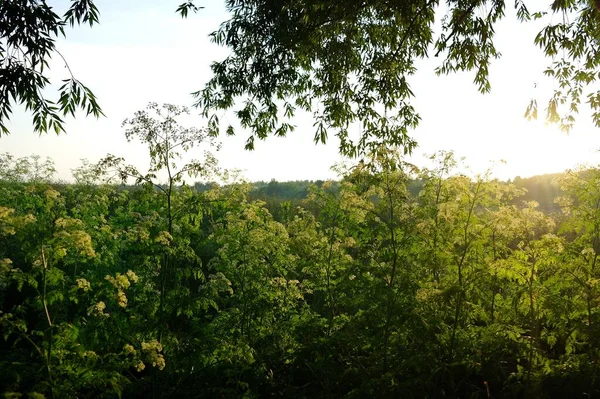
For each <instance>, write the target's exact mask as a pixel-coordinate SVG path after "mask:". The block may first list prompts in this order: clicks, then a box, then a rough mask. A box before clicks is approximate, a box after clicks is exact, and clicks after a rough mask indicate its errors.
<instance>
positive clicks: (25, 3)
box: [0, 0, 200, 136]
mask: <svg viewBox="0 0 600 399" xmlns="http://www.w3.org/2000/svg"><path fill="white" fill-rule="evenodd" d="M199 8H200V7H197V6H195V5H194V4H193V3H192V2H191V1H188V2H185V3H182V4H181V5H180V6H179V7H178V8H177V12H178V13H180V14H181V15H182V16H183V17H185V16H187V15H188V12H189V11H197V10H198V9H199ZM99 16H100V12H99V10H98V8H97V7H96V4H95V2H94V0H73V1H71V4H70V7H69V8H68V10H67V11H66V12H65V13H64V14H63V15H62V16H61V15H58V14H57V13H56V12H55V11H54V9H53V7H52V6H51V5H49V4H48V1H46V0H40V1H38V0H6V1H2V3H0V136H1V135H2V134H8V133H9V131H8V127H7V126H6V123H7V121H8V119H9V118H10V115H11V114H12V111H13V109H12V108H13V106H14V104H24V105H25V108H26V110H28V111H31V112H32V113H33V126H34V129H35V131H36V132H38V133H46V132H48V131H54V132H56V133H57V134H58V133H60V132H62V131H64V121H63V118H64V117H65V116H67V115H69V114H70V115H72V116H75V112H76V111H77V110H78V109H81V110H83V111H85V112H86V114H87V115H90V114H91V115H94V116H95V117H97V118H98V117H100V116H102V115H104V114H103V113H102V109H101V108H100V106H99V105H98V102H97V100H96V96H95V95H94V93H93V92H92V91H91V90H90V89H89V88H88V87H86V86H85V85H84V84H83V83H81V82H80V81H79V80H77V79H76V78H75V75H74V74H73V71H71V68H70V67H69V64H68V62H67V60H66V59H65V58H64V57H63V56H62V54H61V53H60V52H59V51H58V49H57V48H56V40H57V39H58V38H59V37H61V36H62V37H64V38H66V29H67V28H68V27H69V26H71V27H73V26H74V25H75V24H77V25H82V24H88V25H89V26H90V27H92V26H94V24H98V23H99ZM55 55H58V56H59V57H60V58H61V59H62V60H63V61H64V63H65V66H66V68H67V70H68V72H69V74H68V76H67V78H66V79H63V80H62V85H61V86H60V88H59V89H58V99H49V98H48V97H47V95H46V94H45V93H44V91H45V90H47V88H48V86H50V85H51V84H53V82H51V81H50V78H49V75H48V69H49V61H50V59H51V58H52V56H55Z"/></svg>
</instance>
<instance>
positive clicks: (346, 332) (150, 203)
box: [0, 143, 600, 398]
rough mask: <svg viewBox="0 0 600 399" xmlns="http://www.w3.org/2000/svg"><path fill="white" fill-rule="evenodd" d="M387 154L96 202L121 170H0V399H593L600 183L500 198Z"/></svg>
mask: <svg viewBox="0 0 600 399" xmlns="http://www.w3.org/2000/svg"><path fill="white" fill-rule="evenodd" d="M150 148H153V149H155V150H156V149H157V148H158V150H157V152H155V153H154V154H155V156H156V158H153V159H154V160H155V161H157V162H156V163H154V170H156V171H159V170H162V169H163V168H165V167H166V163H165V162H162V163H161V162H160V160H161V159H163V160H164V159H166V158H163V157H164V156H165V153H164V152H161V151H160V148H163V149H164V148H168V147H153V146H152V143H150ZM398 154H399V153H398V152H397V151H391V150H385V151H384V150H380V151H378V152H377V155H375V156H373V157H372V158H371V159H368V162H360V163H358V164H356V165H351V166H339V167H338V171H339V173H340V179H339V180H338V181H337V182H332V181H327V182H317V183H318V184H309V183H307V182H290V183H285V184H283V183H281V184H280V183H276V182H270V183H254V184H249V183H244V182H243V181H233V182H229V183H228V184H221V185H219V184H214V183H213V184H205V183H199V184H196V185H186V184H184V183H183V182H181V183H179V184H176V183H175V180H176V178H177V177H178V176H181V175H179V174H176V173H175V170H174V169H170V171H169V176H171V179H170V180H168V181H167V184H162V183H161V184H156V183H154V182H153V181H152V178H151V175H150V174H147V175H142V174H140V175H139V176H138V178H137V179H136V180H137V184H130V185H120V184H115V183H114V180H113V182H112V183H103V182H106V181H107V180H106V179H103V177H106V176H109V174H108V173H106V171H107V170H115V168H116V169H117V170H119V171H120V173H121V175H120V176H121V177H123V178H126V177H131V176H135V173H136V172H137V171H136V170H135V169H133V168H132V167H131V166H126V165H122V164H121V163H119V162H117V161H116V160H115V158H114V157H107V159H104V160H102V161H100V162H99V163H98V164H89V163H85V164H84V165H82V166H81V167H80V168H77V169H76V170H74V178H75V182H74V183H70V184H65V183H53V182H52V178H53V174H54V168H53V164H52V162H51V161H50V160H47V161H42V160H41V159H40V158H39V157H30V158H23V159H15V158H13V157H11V156H10V155H8V154H5V155H3V156H2V160H1V162H0V174H1V177H2V180H1V182H0V243H1V244H0V267H1V268H0V273H1V274H0V309H1V312H2V313H0V330H1V331H2V335H3V339H2V340H1V341H0V363H1V364H0V369H1V370H2V378H1V379H0V390H1V391H2V392H5V396H7V397H21V396H23V397H52V398H64V397H116V396H126V397H136V396H137V397H220V398H238V397H248V398H250V397H293V398H302V397H304V398H315V397H323V398H333V397H347V398H352V397H509V398H510V397H561V396H564V395H566V393H569V394H573V395H576V396H577V397H594V396H598V392H599V391H598V390H599V389H600V381H598V379H597V376H598V375H599V372H600V364H599V358H600V353H599V349H598V348H599V344H600V343H599V342H598V339H599V337H600V313H599V312H598V304H599V301H600V285H599V284H598V281H600V280H599V279H600V271H599V270H598V265H597V263H598V253H600V169H593V168H590V169H586V170H578V171H568V172H566V173H564V174H561V175H553V176H542V177H537V178H532V179H515V181H513V182H501V181H498V180H495V179H492V178H490V174H489V173H487V174H483V175H479V176H465V175H461V174H459V173H457V172H456V168H457V161H456V160H455V158H454V156H453V154H452V153H449V152H440V153H438V154H436V155H435V156H434V157H433V160H434V162H435V165H437V166H435V167H432V168H421V169H418V168H416V167H414V166H412V165H409V164H407V163H405V162H403V161H402V159H401V157H400V156H399V155H398ZM175 158H176V157H175ZM195 162H196V163H192V165H195V166H196V167H199V168H200V164H201V163H198V162H197V161H195ZM205 162H209V163H210V162H212V161H211V160H210V158H208V160H206V161H205ZM159 164H160V165H159ZM157 165H158V166H157ZM170 165H171V166H170V168H172V167H174V166H175V164H170ZM190 168H191V166H190V164H188V165H183V166H181V168H180V169H178V170H180V171H181V170H190ZM200 169H201V170H202V171H203V173H204V174H203V179H204V181H211V180H216V179H217V177H218V176H219V175H221V174H222V172H220V171H218V168H216V167H215V168H211V170H214V171H213V172H210V173H209V172H208V169H209V168H208V167H207V164H206V163H203V164H202V167H201V168H200ZM416 182H418V183H416ZM517 183H518V184H517ZM523 186H527V187H528V188H529V189H531V188H534V189H535V190H532V191H528V190H527V189H525V188H523ZM409 188H410V189H409ZM554 192H556V193H558V194H560V196H558V197H557V198H555V199H553V200H552V203H553V204H554V206H555V207H554V208H551V209H552V211H547V210H548V209H550V208H546V210H544V209H541V208H540V206H539V205H538V203H537V202H535V201H533V200H531V196H532V195H533V196H536V195H537V196H538V197H540V199H541V200H544V201H547V200H548V198H547V197H548V195H549V193H554ZM540 193H543V194H540ZM300 197H302V198H301V199H300ZM257 198H266V199H267V200H268V199H269V198H284V199H285V200H282V201H279V200H274V201H271V203H270V205H269V206H267V202H265V201H263V200H260V199H257ZM277 201H279V202H277ZM274 214H277V217H274V216H273V215H274Z"/></svg>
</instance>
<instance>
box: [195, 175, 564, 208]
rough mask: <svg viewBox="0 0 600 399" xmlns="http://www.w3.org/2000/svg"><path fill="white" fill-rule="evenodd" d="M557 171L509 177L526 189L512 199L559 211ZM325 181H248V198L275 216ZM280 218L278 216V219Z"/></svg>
mask: <svg viewBox="0 0 600 399" xmlns="http://www.w3.org/2000/svg"><path fill="white" fill-rule="evenodd" d="M560 175H561V174H560V173H552V174H544V175H537V176H532V177H525V178H522V177H520V176H517V177H515V178H514V179H513V180H508V181H506V183H507V184H508V183H512V184H514V185H515V187H517V188H520V189H525V190H526V192H525V194H524V195H523V196H521V197H519V198H518V199H516V200H515V202H522V201H535V202H537V203H538V204H539V207H538V209H539V210H540V211H542V212H544V213H546V214H550V213H553V212H558V211H559V210H560V207H559V206H558V204H556V203H555V199H556V198H557V197H559V196H560V195H561V190H560V186H559V184H558V180H557V178H558V177H559V176H560ZM323 183H325V180H293V181H281V182H280V181H277V180H274V179H273V180H271V181H269V182H266V181H257V182H251V183H249V184H250V190H249V192H248V197H249V199H250V200H252V201H254V200H261V201H264V202H266V204H267V208H268V209H269V210H270V211H271V212H272V213H273V214H274V216H276V217H277V216H278V214H279V211H280V208H281V204H282V203H284V202H285V203H287V205H286V206H292V207H297V206H305V204H304V202H305V201H304V200H305V199H306V198H307V196H308V193H309V188H310V187H311V186H312V185H315V186H317V187H318V188H321V187H322V185H323ZM214 185H215V183H195V184H194V188H195V189H196V190H197V191H198V192H200V193H202V192H206V191H208V190H210V189H211V188H212V187H214ZM423 185H424V181H423V180H421V179H411V180H409V181H408V182H407V183H406V186H407V189H408V192H409V193H410V194H411V195H412V196H413V197H416V196H418V195H419V192H421V190H422V189H423ZM329 189H330V190H332V191H334V192H337V190H339V182H337V181H334V182H333V183H332V185H331V187H330V188H329ZM278 219H279V218H278Z"/></svg>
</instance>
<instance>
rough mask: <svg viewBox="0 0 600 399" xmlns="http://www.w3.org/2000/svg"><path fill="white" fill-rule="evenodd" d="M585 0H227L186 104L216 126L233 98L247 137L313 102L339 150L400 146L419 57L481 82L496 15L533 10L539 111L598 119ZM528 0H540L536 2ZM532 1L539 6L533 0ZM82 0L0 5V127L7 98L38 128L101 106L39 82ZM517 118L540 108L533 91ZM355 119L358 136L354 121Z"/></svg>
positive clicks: (564, 121) (591, 11)
mask: <svg viewBox="0 0 600 399" xmlns="http://www.w3.org/2000/svg"><path fill="white" fill-rule="evenodd" d="M597 3H598V2H594V1H592V0H569V1H567V0H552V1H546V2H543V4H541V2H533V1H529V2H528V1H525V0H516V1H515V2H514V4H511V5H507V4H506V2H505V1H501V0H448V1H446V2H445V4H441V2H440V1H439V0H403V1H398V0H361V1H358V0H349V1H345V2H339V1H335V0H318V1H313V0H311V1H308V0H298V1H289V0H277V1H268V2H267V1H262V0H226V2H225V4H226V8H227V10H228V11H229V13H230V19H228V20H227V21H225V22H223V23H222V24H221V26H220V28H219V29H218V30H217V31H215V32H214V33H213V34H212V40H213V41H214V42H216V43H218V44H220V45H223V46H225V47H227V48H228V49H229V50H230V54H229V56H227V57H226V58H225V59H224V60H222V61H217V62H214V63H213V65H212V71H213V76H212V78H211V80H210V81H209V83H208V84H207V85H206V86H205V87H204V88H202V89H201V90H199V91H196V92H195V93H194V96H195V98H196V101H195V105H197V106H198V107H199V108H201V110H202V113H203V115H205V116H206V117H207V118H209V128H210V129H211V131H212V132H213V133H215V134H216V133H218V132H219V131H220V130H221V129H222V128H224V130H225V131H226V132H227V133H228V134H234V133H235V129H234V127H233V126H232V125H229V126H227V127H225V126H222V125H221V123H220V121H219V117H218V115H219V113H220V112H221V111H223V110H230V109H233V110H234V112H235V115H236V118H237V121H238V122H239V125H240V127H241V128H243V129H246V130H247V131H249V132H250V136H249V137H248V140H247V142H246V148H248V149H252V148H253V147H254V143H255V140H256V139H257V138H258V139H265V138H266V137H268V136H270V135H277V136H285V135H286V134H287V133H288V132H290V131H291V130H293V128H294V126H293V125H292V123H291V118H292V117H293V116H294V115H295V113H296V112H299V111H303V112H309V113H312V114H313V116H314V121H315V125H314V126H315V132H314V134H315V136H314V137H315V142H323V143H324V142H326V141H327V139H328V137H329V136H330V135H336V136H337V137H338V138H339V139H340V152H341V153H343V154H344V155H348V156H356V155H358V154H364V153H366V152H367V151H369V150H372V149H374V148H377V147H378V145H379V144H380V143H382V142H385V143H387V144H389V145H397V146H401V147H402V148H403V149H404V150H405V151H406V152H410V151H411V150H412V149H413V148H414V146H415V141H414V140H413V139H412V138H411V137H410V135H409V131H410V129H412V128H414V127H415V126H416V125H417V124H418V122H419V114H418V112H417V110H416V109H415V108H414V107H413V105H412V103H411V98H412V97H413V92H412V91H411V86H410V77H411V75H413V74H414V73H415V72H416V62H417V61H418V60H419V59H423V58H426V57H431V56H435V57H439V67H438V68H437V69H436V72H437V73H438V74H449V73H453V72H456V71H465V70H466V71H474V83H475V85H476V86H477V88H478V89H479V91H481V92H483V93H485V92H488V91H489V90H490V88H491V84H490V81H489V66H490V63H491V62H492V60H494V59H495V58H498V57H499V56H500V53H499V51H498V49H497V48H496V46H495V44H494V35H495V32H496V27H497V24H498V22H499V21H500V20H501V19H503V18H505V17H506V15H507V14H509V11H510V14H513V16H514V17H516V18H517V19H518V20H519V21H521V22H528V21H533V20H541V21H543V22H544V25H543V28H542V29H541V30H540V31H539V33H538V34H537V36H536V38H535V40H534V44H535V45H537V46H538V47H539V48H540V49H541V50H542V52H543V54H545V56H546V57H547V58H548V59H549V61H550V65H549V66H548V68H547V70H546V71H544V73H545V74H546V75H548V76H550V77H552V78H554V79H555V80H556V82H557V83H558V84H557V88H556V90H555V91H554V93H553V94H552V95H551V97H550V98H549V99H548V101H547V104H545V105H544V106H543V107H544V118H545V119H546V120H547V121H549V122H553V123H558V124H560V126H561V127H562V128H563V129H564V130H566V131H568V130H570V129H571V128H572V126H573V123H574V121H575V114H577V113H578V112H579V108H580V106H581V103H582V102H584V103H587V105H588V106H589V107H590V108H591V111H592V118H593V121H594V123H595V124H596V125H597V126H600V91H598V90H597V89H596V80H597V79H598V76H599V72H600V70H599V66H600V54H599V52H598V49H599V43H598V41H599V38H600V29H599V27H600V26H599V23H600V22H599V21H600V18H599V16H600V14H599V10H598V5H597ZM533 7H536V8H533ZM537 7H539V8H537ZM199 8H200V7H198V6H197V5H195V4H194V2H192V1H188V2H185V3H183V4H181V5H180V6H179V8H177V12H178V13H180V14H181V15H182V16H183V17H186V16H187V15H188V13H189V12H190V11H197V10H198V9H199ZM98 14H99V13H98V10H97V8H96V7H95V5H94V2H93V1H92V0H76V1H73V2H72V5H71V8H70V9H69V10H68V11H67V13H66V14H65V15H64V16H62V17H60V16H58V15H57V14H55V13H54V12H53V11H52V8H51V7H50V6H49V5H48V4H47V2H46V1H33V0H9V1H4V2H2V4H0V21H2V22H3V23H2V24H0V96H1V97H0V98H1V99H2V101H1V104H2V105H1V106H0V129H2V131H3V132H4V133H8V130H7V128H6V126H5V121H6V120H7V119H8V117H9V116H10V114H11V112H12V108H11V99H12V101H13V102H20V103H24V104H25V106H26V107H27V108H28V109H29V110H31V111H33V115H34V124H35V129H36V131H38V132H45V131H47V130H49V129H54V130H55V131H56V132H59V131H61V130H63V124H62V120H61V115H63V116H64V115H66V114H69V113H70V114H74V112H75V110H76V109H78V108H82V109H84V110H85V111H86V112H87V113H88V114H93V115H95V116H99V115H101V113H102V111H101V109H100V107H99V105H98V103H97V102H96V99H95V97H94V96H93V93H92V92H91V91H90V90H89V89H87V87H85V86H84V85H83V84H81V83H80V82H79V81H77V80H76V79H75V78H74V77H73V76H71V78H70V79H67V80H65V81H64V85H63V86H62V87H61V88H60V90H59V93H60V96H59V100H58V101H51V100H48V99H46V98H45V97H44V96H43V94H42V89H44V87H46V86H47V85H48V84H49V80H48V78H47V76H46V75H45V72H46V68H47V66H48V59H49V57H50V56H51V55H52V54H54V53H56V48H55V40H56V38H57V37H58V35H59V34H62V35H64V27H65V26H66V25H67V24H70V25H74V24H76V23H77V24H81V23H87V24H90V25H93V24H94V23H97V22H98ZM525 116H526V117H529V118H537V117H538V103H537V101H535V100H532V101H531V103H530V104H529V106H528V107H527V110H526V113H525ZM352 126H358V127H359V128H360V131H361V134H360V137H358V138H356V137H353V136H352V135H351V134H350V129H351V127H352Z"/></svg>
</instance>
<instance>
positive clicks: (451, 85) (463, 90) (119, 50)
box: [0, 0, 600, 180]
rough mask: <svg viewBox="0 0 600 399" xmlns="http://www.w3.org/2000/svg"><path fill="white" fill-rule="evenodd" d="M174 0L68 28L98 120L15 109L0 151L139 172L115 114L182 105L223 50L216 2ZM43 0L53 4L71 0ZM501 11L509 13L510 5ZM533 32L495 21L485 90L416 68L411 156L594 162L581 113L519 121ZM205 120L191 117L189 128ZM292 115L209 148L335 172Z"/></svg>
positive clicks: (530, 89)
mask: <svg viewBox="0 0 600 399" xmlns="http://www.w3.org/2000/svg"><path fill="white" fill-rule="evenodd" d="M181 2H182V1H181V0H179V1H177V0H174V1H164V0H127V1H123V0H106V1H101V2H98V6H99V8H100V12H101V16H100V25H99V26H94V27H93V28H92V29H90V28H89V27H79V28H76V29H74V30H72V31H69V32H68V34H67V40H66V41H64V40H63V41H60V42H59V43H58V49H59V51H60V52H61V53H62V54H63V55H64V56H65V58H66V59H67V60H68V62H69V65H70V67H71V69H72V70H73V72H74V74H75V76H76V77H77V78H78V79H79V80H81V81H82V82H83V83H84V84H86V85H87V86H88V87H90V88H91V89H92V90H93V91H94V93H95V94H96V96H97V97H98V99H99V102H100V104H101V106H102V107H103V110H104V112H105V114H106V118H101V119H99V120H96V119H94V118H91V117H88V118H85V117H84V114H80V115H79V116H78V117H77V119H75V120H72V119H69V120H68V123H67V134H66V135H64V134H62V135H60V136H56V135H54V134H47V135H43V136H41V137H40V136H38V135H36V134H34V133H32V125H31V116H30V115H28V114H26V113H24V112H23V111H19V110H17V111H16V112H15V114H14V115H13V116H12V118H11V123H10V124H9V129H10V130H11V132H12V134H11V135H10V136H3V137H0V152H9V153H11V154H13V155H15V156H17V157H21V156H28V155H31V154H39V155H41V156H43V157H46V156H49V157H51V158H53V159H54V161H55V163H56V166H57V169H58V172H59V177H60V178H62V179H69V178H70V176H71V172H70V170H71V169H73V168H75V167H77V166H79V165H80V164H81V162H80V159H82V158H87V159H89V160H90V161H91V162H95V161H97V160H99V159H100V158H101V157H103V156H105V155H106V154H107V153H112V154H115V155H118V156H124V157H125V158H126V159H127V160H128V161H129V162H130V163H133V164H135V165H137V166H138V167H140V168H142V167H143V165H145V164H146V160H147V158H146V152H145V149H144V148H143V147H141V146H140V145H135V144H131V143H127V142H126V140H125V137H124V132H123V129H122V128H121V122H122V121H123V119H125V118H127V117H130V116H132V114H133V112H135V111H136V110H139V109H143V108H144V107H145V106H146V104H147V103H148V102H149V101H155V102H158V103H173V104H179V105H191V103H192V101H193V100H192V97H191V96H190V93H191V92H192V91H196V90H198V89H201V88H202V86H203V84H204V83H205V82H206V81H208V79H209V78H210V69H209V66H210V63H211V62H212V61H215V60H220V59H222V58H224V57H225V56H226V54H227V51H226V50H225V49H223V48H220V47H218V46H216V45H214V44H211V43H210V41H209V39H208V34H209V33H210V32H212V31H214V30H215V29H216V28H217V27H218V25H219V23H220V22H222V21H225V20H226V19H227V13H226V12H225V9H224V5H223V4H224V1H215V0H213V1H203V2H201V3H202V5H204V6H206V8H205V9H203V10H201V11H200V12H199V13H198V14H196V15H192V16H190V17H188V19H185V20H183V19H181V18H180V17H179V16H178V15H176V14H175V12H174V11H175V8H176V7H177V5H178V4H179V3H181ZM48 3H49V4H51V5H53V6H55V7H56V10H57V11H59V12H62V11H63V10H65V9H66V7H67V5H68V3H69V2H68V1H67V0H50V1H48ZM507 7H508V8H509V10H508V13H509V14H510V13H511V11H512V10H510V7H511V4H509V5H507ZM537 29H538V28H537V27H535V26H531V25H529V24H518V23H516V22H514V21H512V18H511V17H508V18H506V21H505V22H502V23H501V24H500V25H499V26H498V29H497V41H496V43H497V47H498V48H499V50H500V51H501V53H502V54H503V57H502V58H501V59H500V60H498V61H495V62H494V64H493V65H492V67H491V81H492V92H491V94H487V95H481V94H479V93H478V92H477V89H476V87H475V86H474V85H473V84H472V79H473V74H472V73H461V74H456V75H450V76H445V77H437V76H435V74H434V72H433V70H434V68H435V66H437V65H438V63H439V62H440V61H439V60H438V59H435V58H432V59H429V60H425V61H424V62H421V63H420V64H419V73H418V74H417V75H416V76H414V77H412V78H411V80H410V82H411V85H412V89H413V91H414V93H415V94H416V98H415V99H414V105H415V106H416V108H417V110H418V111H419V112H420V114H421V117H422V122H421V124H420V126H419V127H418V128H417V129H416V131H414V132H413V133H412V134H413V136H414V137H415V138H416V140H417V142H418V143H419V147H418V148H417V150H416V152H415V155H414V156H413V158H412V161H413V162H415V163H417V165H421V164H423V157H422V154H431V153H433V152H435V151H437V150H454V151H455V152H456V154H457V155H458V156H465V157H466V158H467V162H468V164H469V165H471V167H472V169H473V170H474V171H476V172H479V171H483V170H485V169H486V168H487V167H488V166H489V165H490V161H498V160H500V159H503V160H505V161H506V164H502V165H499V166H497V167H496V168H495V175H496V176H497V177H499V178H502V179H507V178H512V177H515V176H517V175H520V176H522V177H525V176H531V175H535V174H542V173H553V172H559V171H562V170H564V169H567V168H570V167H574V166H576V165H577V164H579V163H582V162H588V163H592V164H597V163H598V158H599V157H598V153H597V152H596V150H598V149H600V131H598V129H597V128H595V127H594V126H593V124H592V123H591V121H590V118H589V115H588V114H586V113H585V112H582V115H580V116H579V118H578V121H577V124H576V127H575V129H574V130H573V131H572V132H571V133H570V135H569V136H567V135H565V134H564V133H561V132H560V131H558V129H556V128H554V127H546V126H544V123H543V122H528V121H526V120H525V119H524V118H523V114H524V111H525V108H526V106H527V104H528V102H529V100H530V98H531V97H532V96H534V97H536V98H538V103H539V104H541V103H542V102H543V100H544V99H547V98H548V94H549V93H551V92H552V90H553V88H554V87H553V83H552V82H551V81H548V80H545V79H544V78H543V76H542V71H543V70H544V69H545V67H546V66H547V65H548V63H549V61H548V60H545V59H544V58H543V57H542V55H541V52H540V50H539V49H537V48H535V47H534V45H533V38H534V37H535V34H536V32H537ZM66 77H68V74H67V71H66V69H65V68H64V66H63V64H62V61H61V60H60V59H59V57H55V59H54V61H53V63H52V81H53V82H58V83H60V79H64V78H66ZM534 82H537V88H535V89H534ZM582 108H583V107H582ZM15 109H17V108H16V107H15ZM193 112H194V113H196V114H197V111H196V110H193ZM542 112H543V111H542V110H541V109H540V114H542ZM226 116H227V115H226ZM231 119H232V121H233V118H231ZM205 123H206V121H204V120H202V119H201V118H199V117H198V118H196V119H195V124H196V126H198V127H201V126H203V125H205ZM294 123H295V124H296V126H297V129H296V131H295V132H293V133H292V134H290V135H289V136H288V137H286V138H276V137H272V138H269V139H268V140H267V141H259V142H257V143H256V150H255V151H252V152H249V151H245V150H244V149H243V145H244V142H245V139H246V138H247V135H246V134H243V133H242V132H240V133H239V135H238V136H237V137H234V138H222V142H223V148H222V150H221V151H220V152H219V153H218V156H217V157H218V159H219V160H220V163H221V166H223V167H226V168H237V169H242V170H243V171H244V172H243V175H244V176H245V177H246V178H247V179H249V180H270V179H277V180H296V179H311V180H314V179H324V178H330V177H335V175H334V174H333V172H331V171H330V170H329V168H330V167H331V166H332V165H333V164H334V163H336V162H338V161H340V160H341V158H340V156H339V155H338V147H337V142H336V141H335V140H330V142H329V143H328V144H327V145H325V146H324V145H317V146H315V144H314V143H313V134H314V128H313V126H312V124H313V122H312V120H310V119H309V118H306V117H305V118H297V119H296V120H294Z"/></svg>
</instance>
